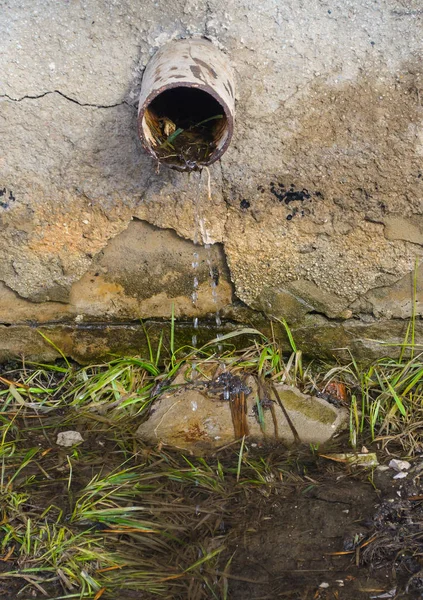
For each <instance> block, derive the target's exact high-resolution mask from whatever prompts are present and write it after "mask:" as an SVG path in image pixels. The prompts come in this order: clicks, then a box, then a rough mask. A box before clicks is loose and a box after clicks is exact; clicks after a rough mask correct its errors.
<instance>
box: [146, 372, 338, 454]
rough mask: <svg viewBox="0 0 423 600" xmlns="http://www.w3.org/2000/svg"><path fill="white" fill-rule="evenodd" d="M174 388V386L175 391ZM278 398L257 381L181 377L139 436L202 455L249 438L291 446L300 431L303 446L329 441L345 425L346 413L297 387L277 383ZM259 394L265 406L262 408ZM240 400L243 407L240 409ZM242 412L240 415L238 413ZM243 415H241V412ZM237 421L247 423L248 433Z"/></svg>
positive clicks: (227, 376)
mask: <svg viewBox="0 0 423 600" xmlns="http://www.w3.org/2000/svg"><path fill="white" fill-rule="evenodd" d="M173 386H175V387H174V388H173ZM275 387H276V390H277V393H278V396H279V400H280V402H281V403H282V405H283V407H284V408H285V410H286V412H287V413H288V415H289V418H290V420H291V422H292V424H291V425H290V423H289V422H288V421H287V418H286V415H285V413H284V410H283V409H282V407H281V406H280V404H279V401H278V400H277V397H276V396H275V395H274V394H273V397H272V394H270V393H269V394H267V395H263V394H261V392H259V389H258V384H257V381H256V380H255V378H253V377H251V376H250V377H247V378H246V379H245V380H243V379H242V378H241V377H239V376H233V375H231V374H230V373H229V372H224V373H222V374H221V375H219V376H218V377H217V378H215V379H213V380H211V381H199V380H196V381H194V382H193V383H187V382H186V381H184V376H183V375H182V376H178V377H177V379H176V380H175V382H173V384H172V389H171V390H170V391H164V392H163V393H162V394H160V395H159V397H158V398H157V399H156V400H155V401H154V403H153V405H152V408H151V411H150V414H149V417H148V419H147V420H146V421H145V422H144V423H142V424H141V425H140V426H139V428H138V430H137V436H139V437H140V438H142V439H143V440H145V441H147V442H149V443H153V444H156V443H159V442H162V443H164V444H168V445H170V446H175V447H177V448H184V449H188V450H191V451H192V452H194V453H201V452H204V451H207V450H212V449H213V448H219V447H221V446H225V445H226V444H230V443H231V442H233V441H234V440H235V439H238V438H239V436H240V435H241V437H242V435H243V434H245V435H246V436H248V439H250V440H256V441H258V442H260V440H261V441H266V442H269V441H280V442H284V443H288V444H291V443H293V442H294V441H296V440H295V437H296V434H295V433H294V432H293V428H292V425H293V426H294V428H295V430H296V433H297V434H298V437H299V439H300V441H301V443H304V444H309V443H313V444H322V443H325V442H327V441H328V440H329V439H330V438H331V437H332V436H333V435H334V434H335V433H337V432H338V431H339V430H340V429H341V428H342V426H343V425H344V424H345V421H346V419H347V411H346V410H345V409H344V408H342V407H335V406H334V405H333V404H331V403H329V402H327V401H326V400H323V399H321V398H317V397H314V396H313V397H312V396H307V395H305V394H302V393H301V392H300V391H299V390H298V389H296V388H294V387H291V386H287V385H282V384H277V385H276V386H275ZM259 394H260V398H261V399H262V401H261V406H260V408H259V409H258V403H259ZM240 396H241V406H238V407H237V402H239V397H240ZM237 410H238V412H236V411H237ZM240 413H241V414H240ZM237 419H238V420H240V421H241V420H243V421H244V429H243V430H242V427H241V428H239V425H238V424H237Z"/></svg>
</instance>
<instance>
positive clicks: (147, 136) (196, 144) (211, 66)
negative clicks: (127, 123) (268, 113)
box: [138, 39, 235, 171]
mask: <svg viewBox="0 0 423 600" xmlns="http://www.w3.org/2000/svg"><path fill="white" fill-rule="evenodd" d="M234 114H235V86H234V77H233V73H232V69H231V67H230V64H229V61H228V59H227V57H226V56H225V55H224V54H223V53H222V52H221V51H220V50H219V49H218V48H216V47H215V46H214V45H213V44H212V43H211V42H209V41H208V40H205V39H189V40H177V41H173V42H170V43H168V44H166V45H165V46H163V47H162V48H160V50H158V52H157V53H156V54H155V55H154V56H153V57H152V58H151V60H150V62H149V63H148V65H147V67H146V69H145V72H144V76H143V80H142V86H141V94H140V101H139V109H138V134H139V136H140V138H141V142H142V144H143V146H144V148H145V149H146V150H147V152H149V153H150V154H151V155H152V156H153V157H154V158H155V159H157V160H158V161H159V162H161V163H164V164H167V165H168V166H169V167H172V168H173V169H178V170H179V171H193V170H195V169H201V168H202V167H203V166H205V165H210V164H212V163H213V162H215V161H216V160H217V159H218V158H220V157H221V156H222V154H223V153H224V152H225V150H226V149H227V147H228V146H229V143H230V141H231V137H232V133H233V129H234Z"/></svg>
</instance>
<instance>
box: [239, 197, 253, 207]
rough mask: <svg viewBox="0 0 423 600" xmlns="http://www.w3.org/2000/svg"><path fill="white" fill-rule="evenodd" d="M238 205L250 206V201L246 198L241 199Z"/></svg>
mask: <svg viewBox="0 0 423 600" xmlns="http://www.w3.org/2000/svg"><path fill="white" fill-rule="evenodd" d="M239 205H240V207H241V208H243V209H247V208H250V206H251V205H250V203H249V202H248V200H246V199H245V198H244V199H243V200H241V202H240V204H239Z"/></svg>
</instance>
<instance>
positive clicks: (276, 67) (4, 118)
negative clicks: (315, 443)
mask: <svg viewBox="0 0 423 600" xmlns="http://www.w3.org/2000/svg"><path fill="white" fill-rule="evenodd" d="M0 17H1V18H0V48H1V52H0V138H1V149H2V152H1V154H0V194H1V196H0V227H1V237H0V323H1V324H2V325H0V349H3V353H2V351H1V350H0V357H3V358H4V357H6V358H7V357H9V356H12V355H14V354H16V353H17V352H18V353H27V354H28V355H29V356H31V355H34V356H38V355H40V353H41V354H42V352H43V351H42V348H43V347H42V346H41V347H40V345H39V340H38V338H37V337H36V334H35V333H34V332H33V329H31V326H32V327H34V326H41V324H43V325H44V327H48V328H49V332H50V335H51V337H52V338H54V339H55V340H56V341H58V340H59V341H60V338H61V333H60V331H62V329H60V327H62V328H63V327H66V330H67V331H72V332H77V330H78V327H80V326H81V323H84V324H87V323H93V322H96V323H97V327H98V324H99V323H100V322H107V323H109V324H111V325H116V326H117V325H118V324H120V323H122V322H128V321H135V320H137V319H138V318H139V317H143V318H149V317H154V318H157V317H164V318H167V317H169V315H170V311H171V304H172V302H174V303H175V307H176V314H177V316H178V318H180V319H181V320H188V319H191V318H192V316H193V315H195V314H198V315H199V316H202V317H203V318H204V317H207V316H208V317H210V318H211V315H212V314H213V313H214V311H215V310H216V308H219V309H220V310H221V311H222V314H223V316H226V317H227V318H228V319H230V320H231V321H237V320H243V321H245V320H246V319H247V320H251V319H252V320H253V321H254V322H256V323H259V322H261V320H262V316H263V314H264V315H268V316H269V315H271V316H276V317H285V318H287V320H288V321H289V322H290V323H291V324H292V326H293V328H294V329H297V330H298V331H299V332H303V334H304V335H303V334H301V335H300V334H299V335H300V337H301V339H303V340H304V342H305V343H309V340H310V339H311V338H313V340H314V342H313V344H314V345H313V347H311V348H310V351H311V352H313V348H314V350H315V351H316V350H317V351H320V350H321V349H322V348H323V349H325V351H328V352H329V351H330V349H331V347H339V346H340V345H342V344H349V345H351V346H352V347H353V348H355V349H356V350H357V352H359V353H361V354H362V355H363V356H365V355H366V354H368V353H374V352H377V349H375V346H374V344H373V343H370V342H368V341H366V339H365V338H373V337H375V335H377V336H378V337H380V338H383V339H386V340H391V341H392V340H394V341H395V340H400V339H401V337H402V335H403V333H404V331H405V327H406V320H407V319H408V317H409V316H410V314H411V305H412V288H413V284H412V281H413V270H414V267H415V262H416V259H419V260H421V257H422V254H423V202H422V198H423V121H422V118H423V108H422V98H423V62H422V58H423V41H422V40H423V9H422V6H421V2H420V1H419V0H409V1H406V0H380V1H374V0H351V1H349V0H335V1H333V2H327V1H326V0H304V1H302V0H286V1H284V2H275V1H274V0H261V1H260V2H257V1H254V0H209V1H207V2H205V1H201V0H173V1H172V2H166V1H164V0H157V1H156V2H153V1H150V0H140V1H139V2H136V1H135V0H119V1H116V2H114V1H107V0H88V1H85V2H83V1H80V2H79V1H77V0H68V1H63V2H60V3H58V2H56V0H19V1H18V0H9V1H6V2H3V3H2V5H1V7H0ZM193 35H203V36H207V37H208V38H210V39H211V40H212V41H213V42H214V43H216V44H217V45H218V46H219V47H220V48H221V49H222V50H223V51H224V52H226V53H227V54H228V55H229V57H230V59H231V62H232V64H233V67H234V70H235V74H236V80H237V115H236V128H235V135H234V139H233V142H232V145H231V147H230V148H229V150H228V151H227V153H226V154H225V155H224V157H223V158H222V159H221V161H219V163H216V164H215V165H213V167H212V168H211V169H210V174H211V187H212V202H209V200H208V198H207V177H206V174H205V173H203V176H202V177H200V176H199V174H193V175H191V176H190V177H188V176H187V175H186V174H184V173H177V172H174V171H170V170H168V169H166V168H161V169H160V170H159V171H158V170H157V165H156V164H155V163H154V161H153V160H152V159H151V158H149V157H148V156H147V155H146V154H145V153H144V152H143V151H142V149H141V146H140V143H139V141H138V139H137V135H136V115H137V98H138V94H139V89H140V82H141V77H142V72H143V69H144V67H145V65H146V63H147V62H148V60H149V58H150V56H151V55H152V54H153V53H154V52H155V51H156V50H157V49H158V48H159V47H160V46H161V45H162V44H164V43H166V42H167V41H168V40H170V39H174V38H179V37H186V36H193ZM197 211H199V212H200V216H201V218H202V221H203V224H204V227H203V229H202V235H203V241H208V242H212V243H213V244H214V248H213V251H212V255H213V258H212V261H214V264H215V268H216V269H217V270H218V271H219V285H218V287H217V290H218V299H217V304H215V303H213V302H212V299H211V294H210V286H209V281H208V278H207V271H208V268H207V261H210V256H211V255H208V254H207V250H204V251H202V256H201V261H202V269H201V270H200V271H201V285H202V293H201V295H200V299H199V303H198V307H197V308H195V307H193V306H192V302H191V301H190V293H191V282H192V277H193V273H192V267H191V262H192V261H191V254H192V251H193V249H194V245H193V243H192V240H193V239H194V236H195V232H194V230H195V226H194V222H195V215H196V212H197ZM418 276H419V282H418V294H417V298H416V300H417V301H416V302H415V309H416V313H417V314H418V315H422V312H423V283H422V279H423V271H422V269H421V268H420V269H419V270H418ZM59 324H60V325H59ZM421 324H422V322H421V321H418V322H417V331H418V332H420V331H421ZM328 331H329V333H330V335H327V332H328ZM304 332H305V333H304ZM319 332H320V333H319ZM75 335H76V334H75ZM34 336H35V337H34ZM55 336H56V337H55ZM69 339H70V338H69ZM72 339H74V338H72ZM11 340H12V341H11ZM31 340H32V341H31ZM103 342H104V335H103V341H102V343H103ZM131 343H132V342H131ZM309 345H310V344H309ZM74 346H75V342H74V341H72V340H71V341H68V342H67V345H66V351H67V352H69V353H70V354H72V352H73V348H74ZM123 346H125V344H123ZM104 347H105V348H106V349H107V347H108V346H107V343H105V346H104ZM370 347H371V348H370ZM40 348H41V350H40ZM131 348H132V346H131ZM113 349H117V348H115V347H114V346H113ZM382 351H383V349H382ZM46 352H47V351H46ZM95 353H96V350H95V344H94V347H93V349H92V354H93V355H95ZM78 356H79V354H78Z"/></svg>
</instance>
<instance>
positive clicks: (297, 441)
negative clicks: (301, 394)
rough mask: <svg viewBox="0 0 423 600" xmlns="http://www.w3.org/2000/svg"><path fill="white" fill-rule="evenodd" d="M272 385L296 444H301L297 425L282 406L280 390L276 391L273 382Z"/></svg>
mask: <svg viewBox="0 0 423 600" xmlns="http://www.w3.org/2000/svg"><path fill="white" fill-rule="evenodd" d="M270 385H271V386H272V390H273V393H274V394H275V396H276V400H277V402H278V404H279V406H280V407H281V409H282V412H283V414H284V416H285V419H286V420H287V422H288V425H289V427H290V428H291V431H292V435H293V436H294V440H295V442H296V443H297V444H301V438H300V436H299V435H298V431H297V430H296V429H295V425H294V423H293V422H292V420H291V417H290V416H289V414H288V411H287V410H286V408H285V407H284V405H283V404H282V400H281V397H280V396H279V392H278V390H277V389H276V386H275V384H274V383H273V381H271V382H270Z"/></svg>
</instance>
